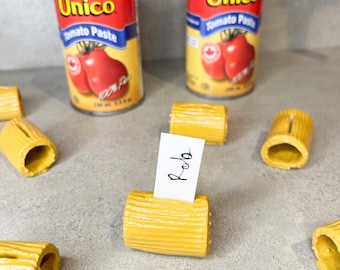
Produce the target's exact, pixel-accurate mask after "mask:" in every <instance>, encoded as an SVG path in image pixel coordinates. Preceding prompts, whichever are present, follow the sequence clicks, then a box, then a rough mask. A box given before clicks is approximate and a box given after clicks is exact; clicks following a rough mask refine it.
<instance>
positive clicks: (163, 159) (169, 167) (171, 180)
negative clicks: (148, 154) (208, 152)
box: [154, 133, 205, 202]
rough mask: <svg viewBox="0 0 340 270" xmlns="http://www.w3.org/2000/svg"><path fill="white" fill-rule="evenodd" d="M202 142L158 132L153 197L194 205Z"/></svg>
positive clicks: (203, 142)
mask: <svg viewBox="0 0 340 270" xmlns="http://www.w3.org/2000/svg"><path fill="white" fill-rule="evenodd" d="M204 144H205V140H203V139H197V138H192V137H186V136H180V135H174V134H168V133H161V139H160V144H159V153H158V163H157V172H156V181H155V189H154V197H155V198H165V199H173V200H181V201H186V202H194V200H195V194H196V187H197V181H198V174H199V169H200V166H201V160H202V155H203V149H204Z"/></svg>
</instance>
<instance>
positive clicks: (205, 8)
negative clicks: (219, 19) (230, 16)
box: [187, 0, 262, 19]
mask: <svg viewBox="0 0 340 270" xmlns="http://www.w3.org/2000/svg"><path fill="white" fill-rule="evenodd" d="M261 7H262V0H187V11H188V12H189V13H191V14H195V15H197V16H200V17H201V18H202V19H209V18H211V17H213V16H216V15H217V14H222V13H226V12H249V13H251V14H253V15H255V16H260V13H261Z"/></svg>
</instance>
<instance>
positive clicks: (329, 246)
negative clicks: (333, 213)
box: [312, 220, 340, 270]
mask: <svg viewBox="0 0 340 270" xmlns="http://www.w3.org/2000/svg"><path fill="white" fill-rule="evenodd" d="M312 249H313V251H314V254H315V257H316V260H315V263H316V265H317V266H318V268H319V269H320V270H339V269H340V253H339V252H340V220H338V221H335V222H333V223H331V224H327V225H324V226H321V227H319V228H317V229H316V230H315V231H314V233H313V237H312Z"/></svg>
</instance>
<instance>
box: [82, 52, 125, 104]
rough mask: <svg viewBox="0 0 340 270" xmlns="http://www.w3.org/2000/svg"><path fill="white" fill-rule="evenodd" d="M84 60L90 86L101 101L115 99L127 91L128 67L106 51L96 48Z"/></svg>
mask: <svg viewBox="0 0 340 270" xmlns="http://www.w3.org/2000/svg"><path fill="white" fill-rule="evenodd" d="M83 59H84V69H85V72H86V75H87V79H88V83H89V86H90V87H91V89H92V91H93V92H94V93H95V94H96V95H97V96H98V98H99V99H100V100H104V99H115V98H118V97H120V96H122V95H123V94H124V93H125V92H126V91H127V88H128V84H129V80H130V77H129V75H128V71H127V69H126V67H125V66H124V64H123V63H121V62H120V61H118V60H115V59H112V58H111V57H110V56H108V55H107V53H106V52H105V50H104V49H102V48H95V49H94V50H93V51H91V52H90V53H88V54H85V55H84V56H83Z"/></svg>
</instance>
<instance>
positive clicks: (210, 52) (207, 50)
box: [204, 47, 215, 55]
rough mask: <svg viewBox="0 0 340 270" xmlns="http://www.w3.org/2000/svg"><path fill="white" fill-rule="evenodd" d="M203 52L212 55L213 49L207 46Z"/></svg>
mask: <svg viewBox="0 0 340 270" xmlns="http://www.w3.org/2000/svg"><path fill="white" fill-rule="evenodd" d="M204 53H205V54H207V55H213V54H214V53H215V50H212V49H211V47H209V48H208V49H206V50H205V51H204Z"/></svg>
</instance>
